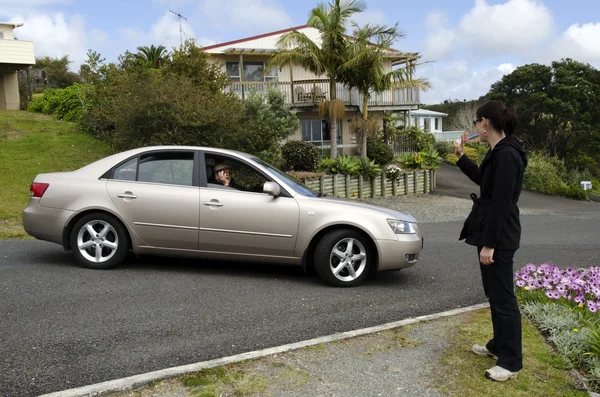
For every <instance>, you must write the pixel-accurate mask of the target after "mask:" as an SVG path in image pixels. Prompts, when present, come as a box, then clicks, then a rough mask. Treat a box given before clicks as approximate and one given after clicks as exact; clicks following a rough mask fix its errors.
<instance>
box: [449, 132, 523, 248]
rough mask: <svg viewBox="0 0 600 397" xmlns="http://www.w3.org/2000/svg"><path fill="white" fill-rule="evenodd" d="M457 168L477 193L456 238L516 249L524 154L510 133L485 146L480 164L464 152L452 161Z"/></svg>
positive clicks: (469, 242) (519, 234)
mask: <svg viewBox="0 0 600 397" xmlns="http://www.w3.org/2000/svg"><path fill="white" fill-rule="evenodd" d="M456 164H457V165H458V166H459V167H460V169H461V171H462V172H463V173H464V174H465V175H467V176H468V177H469V178H470V179H471V180H472V181H473V182H475V183H476V184H478V185H479V186H480V197H479V199H477V197H476V196H475V195H471V196H472V198H473V201H474V204H473V209H472V210H471V214H469V217H468V218H467V220H466V221H465V224H464V227H463V229H462V231H461V233H460V238H459V240H463V239H466V243H467V244H470V245H475V246H478V247H483V246H485V247H490V248H494V249H498V250H516V249H518V248H519V244H520V241H521V222H520V221H519V207H518V206H517V202H518V201H519V195H520V194H521V185H522V184H523V174H524V173H525V167H526V166H527V155H526V153H525V151H524V150H523V148H522V147H521V144H520V143H519V141H518V140H517V139H516V138H515V137H513V136H507V137H506V138H504V139H502V140H501V141H500V142H498V144H496V146H495V147H494V150H491V149H490V150H489V151H488V152H487V154H486V155H485V157H484V159H483V161H482V162H481V165H480V166H479V167H477V165H476V164H475V163H474V162H473V161H471V160H470V159H469V158H468V157H467V156H464V155H463V156H461V158H460V159H459V160H458V162H457V163H456Z"/></svg>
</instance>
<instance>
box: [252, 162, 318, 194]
mask: <svg viewBox="0 0 600 397" xmlns="http://www.w3.org/2000/svg"><path fill="white" fill-rule="evenodd" d="M252 160H253V161H254V162H256V163H258V164H260V165H262V166H263V167H265V168H266V169H268V170H269V171H271V172H272V173H273V174H275V175H277V176H278V177H279V178H281V179H283V180H284V181H285V182H286V183H287V184H288V185H289V186H291V187H292V189H294V190H295V191H296V192H298V193H300V194H301V195H303V196H307V197H317V195H316V194H315V193H314V192H313V191H311V190H310V189H309V188H307V187H306V186H304V185H303V184H301V183H300V182H298V181H297V180H295V179H294V178H292V177H291V176H289V175H288V174H286V173H285V172H283V171H281V170H278V169H277V168H275V167H273V166H272V165H271V164H269V163H265V162H264V161H262V160H261V159H259V158H256V157H254V158H252Z"/></svg>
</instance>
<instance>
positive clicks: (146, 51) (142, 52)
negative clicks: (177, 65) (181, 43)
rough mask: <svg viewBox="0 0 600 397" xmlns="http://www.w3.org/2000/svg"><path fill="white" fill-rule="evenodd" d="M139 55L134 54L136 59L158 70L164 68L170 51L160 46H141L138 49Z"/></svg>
mask: <svg viewBox="0 0 600 397" xmlns="http://www.w3.org/2000/svg"><path fill="white" fill-rule="evenodd" d="M137 50H138V52H137V54H134V57H135V59H138V60H140V61H142V62H145V63H146V64H148V65H149V66H150V67H151V68H154V69H158V68H160V67H161V66H162V64H163V62H164V60H165V58H166V57H167V56H168V51H167V49H166V48H165V46H162V45H159V46H154V44H152V45H151V46H150V47H148V46H141V47H138V48H137Z"/></svg>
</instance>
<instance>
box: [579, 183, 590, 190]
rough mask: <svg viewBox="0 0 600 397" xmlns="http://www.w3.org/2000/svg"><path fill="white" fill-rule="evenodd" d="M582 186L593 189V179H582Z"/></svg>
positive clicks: (585, 188)
mask: <svg viewBox="0 0 600 397" xmlns="http://www.w3.org/2000/svg"><path fill="white" fill-rule="evenodd" d="M581 188H582V189H583V190H592V182H591V181H581Z"/></svg>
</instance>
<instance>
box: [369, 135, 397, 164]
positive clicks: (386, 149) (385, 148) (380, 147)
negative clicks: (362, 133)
mask: <svg viewBox="0 0 600 397" xmlns="http://www.w3.org/2000/svg"><path fill="white" fill-rule="evenodd" d="M367 157H368V158H370V159H371V160H373V161H374V162H375V163H377V164H379V165H382V166H383V165H387V164H388V163H389V162H390V161H392V160H393V159H394V151H393V150H392V148H391V147H390V146H389V145H388V144H386V143H385V142H384V141H383V139H380V138H367Z"/></svg>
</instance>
